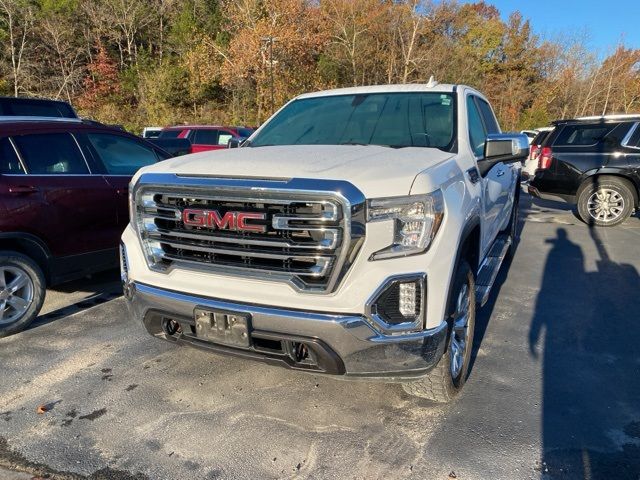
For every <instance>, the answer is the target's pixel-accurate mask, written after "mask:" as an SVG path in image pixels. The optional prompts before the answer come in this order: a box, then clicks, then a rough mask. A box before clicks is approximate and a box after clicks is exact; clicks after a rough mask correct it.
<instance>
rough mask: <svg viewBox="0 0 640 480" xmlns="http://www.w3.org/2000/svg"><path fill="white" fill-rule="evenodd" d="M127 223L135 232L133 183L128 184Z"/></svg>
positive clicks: (136, 229)
mask: <svg viewBox="0 0 640 480" xmlns="http://www.w3.org/2000/svg"><path fill="white" fill-rule="evenodd" d="M128 198H129V200H128V201H129V223H130V224H131V226H132V227H133V229H134V230H135V231H136V232H137V231H138V228H137V223H138V221H137V219H136V200H135V198H133V182H129V195H128Z"/></svg>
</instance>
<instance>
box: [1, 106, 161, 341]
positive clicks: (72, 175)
mask: <svg viewBox="0 0 640 480" xmlns="http://www.w3.org/2000/svg"><path fill="white" fill-rule="evenodd" d="M168 157H169V155H168V154H167V153H166V152H164V151H163V150H161V149H159V148H158V147H156V146H154V145H152V144H150V143H148V142H147V141H146V140H143V139H141V138H139V137H136V136H134V135H130V134H128V133H126V132H124V131H122V130H119V129H116V128H112V127H107V126H105V125H102V124H99V123H97V122H90V121H83V120H80V119H50V118H49V119H44V118H43V119H28V118H26V117H25V118H9V117H0V337H2V336H5V335H8V334H9V333H13V332H17V331H19V330H21V329H23V328H25V327H26V326H27V325H28V324H29V323H30V322H31V321H32V320H33V319H34V318H35V317H36V316H37V315H38V312H39V311H40V308H41V307H42V303H43V301H44V296H45V291H46V287H47V286H50V285H54V284H57V283H61V282H64V281H68V280H72V279H75V278H80V277H82V276H85V275H88V274H90V273H93V272H96V271H100V270H105V269H108V268H112V267H115V266H117V264H118V255H117V250H118V242H119V238H120V234H121V233H122V231H123V230H124V228H125V226H126V224H127V222H128V216H129V215H128V206H127V188H128V184H129V180H130V179H131V176H132V175H133V174H134V173H135V172H136V171H137V170H138V169H139V168H140V167H143V166H145V165H149V164H152V163H155V162H157V161H159V160H164V159H166V158H168Z"/></svg>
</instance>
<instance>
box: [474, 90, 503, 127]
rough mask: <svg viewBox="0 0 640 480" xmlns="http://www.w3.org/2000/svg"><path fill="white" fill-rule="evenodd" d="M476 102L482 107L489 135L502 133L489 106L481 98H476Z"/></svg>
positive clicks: (481, 110) (481, 111)
mask: <svg viewBox="0 0 640 480" xmlns="http://www.w3.org/2000/svg"><path fill="white" fill-rule="evenodd" d="M476 102H478V105H479V106H480V113H481V114H482V119H483V120H484V125H485V127H487V133H500V127H499V126H498V122H497V120H496V117H495V115H494V114H493V111H492V110H491V107H490V106H489V104H488V103H487V102H485V101H484V100H482V99H481V98H476Z"/></svg>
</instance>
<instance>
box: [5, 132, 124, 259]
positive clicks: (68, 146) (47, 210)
mask: <svg viewBox="0 0 640 480" xmlns="http://www.w3.org/2000/svg"><path fill="white" fill-rule="evenodd" d="M12 140H13V143H14V145H15V147H16V150H17V152H18V153H19V154H20V158H21V160H22V165H23V167H24V169H26V171H24V170H22V168H21V170H22V171H20V172H16V173H15V174H10V175H4V179H3V183H4V184H5V188H6V190H7V193H8V194H9V195H10V196H11V198H12V199H13V201H12V202H11V204H10V208H11V210H12V211H11V212H10V213H11V214H12V216H13V218H18V219H20V223H21V225H16V229H18V230H23V231H25V232H26V233H32V234H34V235H36V236H38V237H40V238H42V239H43V240H44V241H45V242H46V243H47V245H48V246H49V248H50V250H51V253H52V254H53V255H54V256H57V257H62V256H69V255H79V254H83V253H89V252H96V251H99V250H107V249H113V248H116V247H117V243H116V244H115V245H114V243H113V239H112V237H111V232H112V231H113V229H114V227H115V225H116V216H115V211H114V208H113V201H112V192H111V187H110V186H109V184H108V183H107V182H106V181H105V179H104V178H103V177H102V176H101V175H95V174H92V173H91V171H90V170H89V167H88V165H87V162H86V161H85V158H84V156H83V155H82V152H81V151H80V149H79V148H78V145H77V143H76V141H75V139H74V138H73V136H72V135H71V134H69V133H67V132H55V133H38V134H26V135H16V136H13V137H12Z"/></svg>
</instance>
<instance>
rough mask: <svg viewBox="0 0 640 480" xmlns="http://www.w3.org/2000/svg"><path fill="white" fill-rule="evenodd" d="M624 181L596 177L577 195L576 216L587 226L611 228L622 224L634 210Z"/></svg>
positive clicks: (631, 196) (628, 186)
mask: <svg viewBox="0 0 640 480" xmlns="http://www.w3.org/2000/svg"><path fill="white" fill-rule="evenodd" d="M632 188H633V187H631V186H630V185H629V184H628V183H627V182H626V181H625V180H622V179H619V178H614V177H597V178H596V179H594V180H593V181H591V182H590V183H589V184H588V185H586V186H585V187H583V188H582V189H581V190H580V193H579V194H578V214H579V215H580V218H581V219H582V220H583V221H584V222H585V223H587V224H589V225H596V226H599V227H613V226H614V225H618V224H620V223H622V222H624V221H625V220H626V219H627V218H629V216H630V215H631V213H632V212H633V209H634V196H633V191H632V190H631V189H632Z"/></svg>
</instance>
